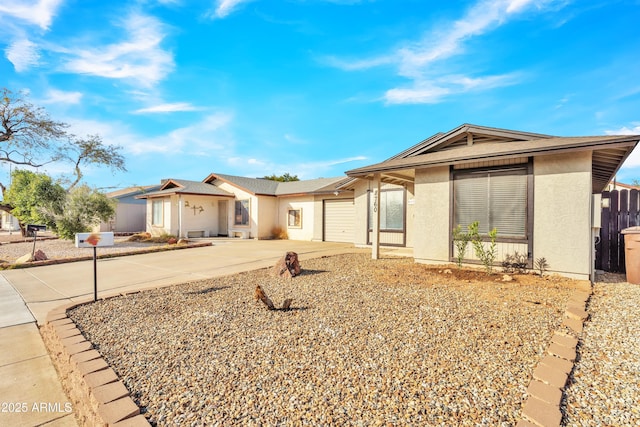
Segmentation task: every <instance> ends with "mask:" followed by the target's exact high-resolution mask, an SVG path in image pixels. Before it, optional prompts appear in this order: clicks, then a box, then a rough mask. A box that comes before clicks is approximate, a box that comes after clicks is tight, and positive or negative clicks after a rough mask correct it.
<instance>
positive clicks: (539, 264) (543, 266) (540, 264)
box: [535, 257, 549, 277]
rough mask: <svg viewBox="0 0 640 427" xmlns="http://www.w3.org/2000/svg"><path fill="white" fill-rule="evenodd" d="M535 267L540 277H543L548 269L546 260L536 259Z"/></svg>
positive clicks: (542, 258)
mask: <svg viewBox="0 0 640 427" xmlns="http://www.w3.org/2000/svg"><path fill="white" fill-rule="evenodd" d="M535 267H536V269H537V270H538V272H539V273H540V277H542V276H544V273H545V271H547V270H548V269H549V264H548V263H547V260H546V258H544V257H540V258H538V259H536V263H535Z"/></svg>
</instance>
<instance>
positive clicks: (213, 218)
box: [176, 194, 218, 237]
mask: <svg viewBox="0 0 640 427" xmlns="http://www.w3.org/2000/svg"><path fill="white" fill-rule="evenodd" d="M178 200H179V202H176V203H179V205H180V206H181V207H182V208H181V212H180V214H179V215H176V216H177V217H178V221H179V220H180V217H182V227H181V230H180V233H181V235H180V237H189V235H188V232H189V231H200V230H202V231H204V232H205V235H206V236H216V235H217V234H218V202H217V200H215V199H214V198H213V197H207V196H196V195H190V194H184V195H181V196H179V197H178ZM187 205H188V206H187ZM194 207H195V209H194ZM179 228H180V227H179V225H176V230H177V229H179Z"/></svg>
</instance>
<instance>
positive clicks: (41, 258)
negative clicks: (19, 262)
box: [33, 249, 49, 261]
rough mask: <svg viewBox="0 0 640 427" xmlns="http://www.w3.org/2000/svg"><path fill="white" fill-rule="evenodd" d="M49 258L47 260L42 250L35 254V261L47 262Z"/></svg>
mask: <svg viewBox="0 0 640 427" xmlns="http://www.w3.org/2000/svg"><path fill="white" fill-rule="evenodd" d="M48 259H49V258H47V255H46V254H45V253H44V252H42V251H41V250H40V249H38V250H37V251H36V252H35V253H34V254H33V260H34V261H46V260H48Z"/></svg>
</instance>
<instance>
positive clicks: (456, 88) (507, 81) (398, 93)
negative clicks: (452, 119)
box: [384, 73, 520, 104]
mask: <svg viewBox="0 0 640 427" xmlns="http://www.w3.org/2000/svg"><path fill="white" fill-rule="evenodd" d="M519 79H520V77H519V75H518V74H516V73H512V74H503V75H495V76H484V77H476V78H473V77H468V76H463V75H457V74H453V75H449V76H444V77H442V78H436V79H433V80H429V81H427V80H416V81H415V82H414V85H413V86H412V87H407V88H394V89H390V90H388V91H387V92H386V93H385V95H384V100H385V101H386V102H387V103H388V104H436V103H438V102H441V101H442V100H443V98H445V97H446V96H447V95H451V94H456V93H468V92H473V91H481V90H488V89H491V88H495V87H504V86H508V85H512V84H515V83H516V82H518V81H519Z"/></svg>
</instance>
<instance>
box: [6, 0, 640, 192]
mask: <svg viewBox="0 0 640 427" xmlns="http://www.w3.org/2000/svg"><path fill="white" fill-rule="evenodd" d="M639 18H640V0H618V1H616V0H602V1H600V0H591V1H571V0H479V1H458V0H451V1H446V2H434V1H427V0H377V1H376V0H361V1H358V0H281V1H278V0H270V1H266V0H209V1H188V0H157V1H153V0H140V1H128V2H123V1H117V0H111V1H104V0H100V1H89V0H38V1H35V0H8V1H4V2H2V3H1V4H0V25H1V26H2V28H3V31H2V32H0V52H1V53H2V55H1V58H0V86H3V87H7V88H9V89H11V90H13V91H19V90H24V91H27V92H28V93H29V94H30V101H31V102H32V103H34V104H37V105H41V106H43V107H45V108H46V109H47V111H48V112H49V114H50V115H51V116H52V117H53V118H55V119H58V120H61V121H65V122H67V123H70V124H71V125H72V131H73V132H74V133H75V134H77V135H87V134H96V133H97V134H99V135H101V137H102V139H103V141H104V142H105V143H107V144H114V145H120V146H122V147H123V150H122V153H123V154H124V155H125V157H126V161H127V169H128V172H126V173H117V174H115V175H114V174H112V173H111V172H110V171H109V170H104V169H98V168H89V169H86V170H85V181H86V182H88V183H89V184H91V185H94V186H98V187H102V188H108V187H117V188H119V187H125V186H129V185H145V184H156V183H159V181H160V179H162V178H182V179H193V180H202V179H204V178H205V177H206V176H207V175H208V174H209V173H211V172H219V173H226V174H235V175H243V176H251V177H259V176H264V175H270V174H273V173H275V174H282V173H285V172H289V173H291V174H294V175H298V176H299V177H300V178H302V179H310V178H318V177H332V176H340V175H342V174H343V172H344V171H346V170H349V169H353V168H357V167H361V166H365V165H368V164H371V163H376V162H379V161H382V160H384V159H386V158H388V157H390V156H393V155H395V154H397V153H398V152H400V151H402V150H404V149H406V148H408V147H410V146H412V145H414V144H416V143H418V142H420V141H421V140H422V139H424V138H427V137H429V136H431V135H432V134H434V133H436V132H440V131H443V132H446V131H448V130H451V129H453V128H455V127H456V126H458V125H460V124H463V123H474V124H478V125H484V126H493V127H501V128H508V129H514V130H522V131H529V132H537V133H547V134H553V135H559V136H577V135H605V134H640V32H639V31H638V19H639ZM1 168H2V169H1V170H0V181H5V182H7V181H8V173H9V167H8V166H7V165H4V166H2V167H1ZM62 169H63V166H61V165H49V166H47V168H46V169H43V170H44V171H46V172H48V173H50V174H52V175H56V174H58V173H61V172H63V170H62ZM618 179H619V180H620V181H623V182H624V181H626V182H630V181H631V180H632V179H640V151H639V150H636V152H634V153H633V154H632V156H631V157H630V158H629V159H628V160H627V162H626V163H625V166H624V167H623V169H622V170H621V171H620V173H619V174H618Z"/></svg>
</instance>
